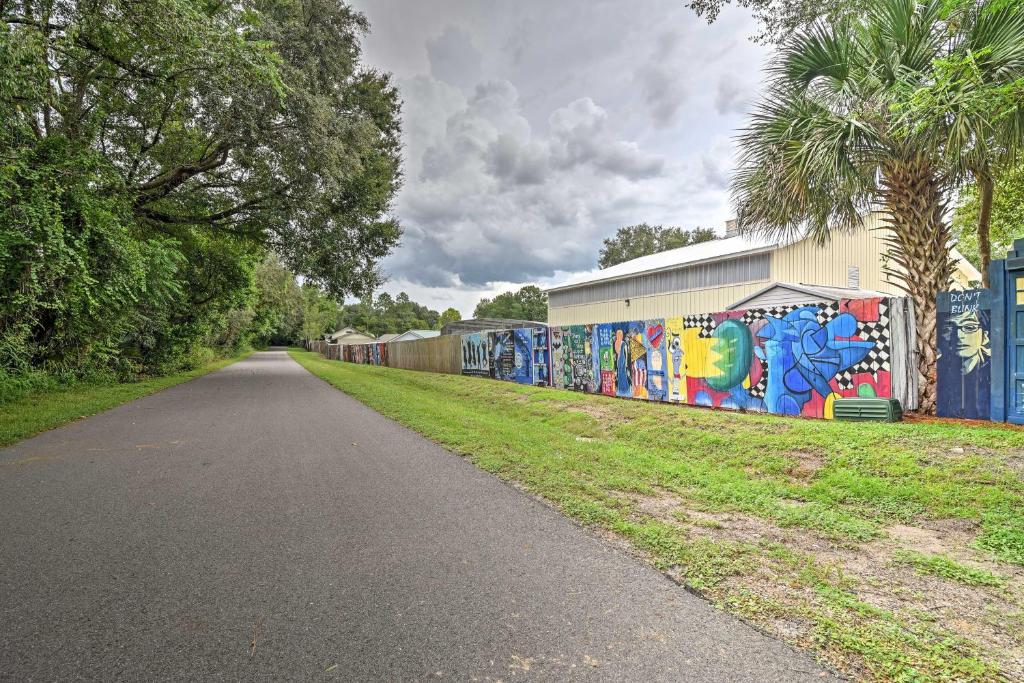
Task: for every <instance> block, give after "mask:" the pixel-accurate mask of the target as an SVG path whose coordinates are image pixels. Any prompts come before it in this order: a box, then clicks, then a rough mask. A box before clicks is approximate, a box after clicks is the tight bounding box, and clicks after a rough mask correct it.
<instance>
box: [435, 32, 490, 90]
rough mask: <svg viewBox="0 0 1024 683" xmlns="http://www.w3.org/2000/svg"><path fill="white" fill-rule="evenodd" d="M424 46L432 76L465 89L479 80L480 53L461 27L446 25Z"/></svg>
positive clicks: (470, 37) (471, 38)
mask: <svg viewBox="0 0 1024 683" xmlns="http://www.w3.org/2000/svg"><path fill="white" fill-rule="evenodd" d="M426 47H427V59H428V60H430V75H431V76H433V77H434V78H436V79H438V80H439V81H445V82H447V83H451V84H452V85H454V86H457V87H460V88H465V89H471V88H472V87H473V86H475V85H476V84H477V83H478V82H479V81H480V77H481V72H482V70H481V60H482V59H483V55H481V54H480V50H478V49H477V47H476V45H474V44H473V37H472V36H471V35H470V34H469V33H467V32H466V31H465V30H464V29H461V28H459V27H457V26H451V25H449V26H446V27H445V29H444V32H443V33H442V34H441V35H439V36H437V37H436V38H433V39H431V40H428V41H427V43H426Z"/></svg>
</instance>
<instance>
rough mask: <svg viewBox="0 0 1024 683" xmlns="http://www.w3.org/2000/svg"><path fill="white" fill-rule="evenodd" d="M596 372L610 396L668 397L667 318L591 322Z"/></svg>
mask: <svg viewBox="0 0 1024 683" xmlns="http://www.w3.org/2000/svg"><path fill="white" fill-rule="evenodd" d="M592 330H593V332H592V342H591V343H592V345H593V346H592V348H595V349H596V350H597V356H596V358H595V359H594V361H593V365H592V367H593V368H594V372H595V376H599V377H600V393H602V394H605V395H607V396H620V397H623V398H639V399H648V400H652V401H665V400H668V392H669V384H668V378H669V375H668V358H667V355H666V349H667V347H666V344H667V341H666V334H665V321H664V320H662V319H660V318H659V319H655V320H646V321H644V320H637V321H632V322H621V323H602V324H598V325H594V326H592Z"/></svg>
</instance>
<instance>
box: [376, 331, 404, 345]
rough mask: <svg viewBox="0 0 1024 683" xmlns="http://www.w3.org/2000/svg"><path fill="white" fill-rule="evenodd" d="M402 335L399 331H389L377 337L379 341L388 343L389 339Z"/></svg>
mask: <svg viewBox="0 0 1024 683" xmlns="http://www.w3.org/2000/svg"><path fill="white" fill-rule="evenodd" d="M398 336H401V335H399V334H398V333H397V332H387V333H385V334H382V335H380V336H379V337H377V343H379V344H387V343H388V342H389V341H392V340H394V338H395V337H398Z"/></svg>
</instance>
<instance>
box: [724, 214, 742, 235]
mask: <svg viewBox="0 0 1024 683" xmlns="http://www.w3.org/2000/svg"><path fill="white" fill-rule="evenodd" d="M740 234H741V232H740V222H739V221H738V220H736V219H735V218H730V219H729V220H727V221H726V222H725V236H726V237H739V236H740Z"/></svg>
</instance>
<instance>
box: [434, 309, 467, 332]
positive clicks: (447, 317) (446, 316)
mask: <svg viewBox="0 0 1024 683" xmlns="http://www.w3.org/2000/svg"><path fill="white" fill-rule="evenodd" d="M460 320H462V314H461V313H459V312H458V311H457V310H456V309H454V308H446V309H445V310H444V311H443V312H442V313H441V317H440V318H438V320H437V329H439V330H440V329H442V328H444V326H445V325H447V324H448V323H455V322H458V321H460Z"/></svg>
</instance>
